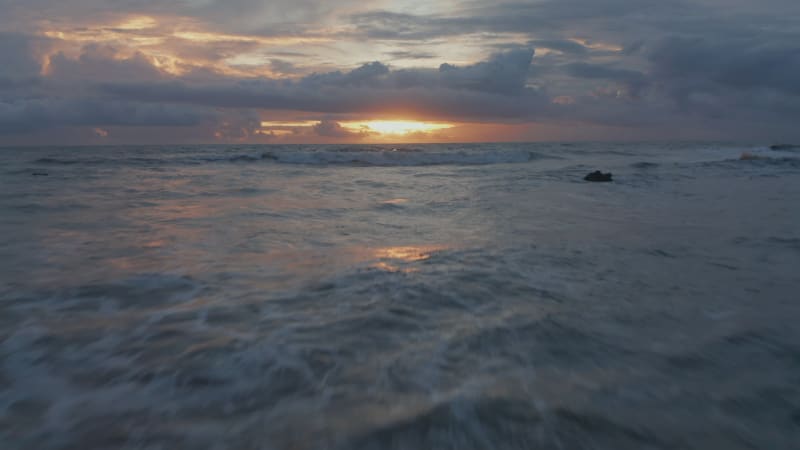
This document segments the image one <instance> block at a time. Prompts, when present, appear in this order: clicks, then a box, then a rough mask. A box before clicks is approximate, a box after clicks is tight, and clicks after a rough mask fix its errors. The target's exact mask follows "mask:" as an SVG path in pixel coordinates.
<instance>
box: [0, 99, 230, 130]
mask: <svg viewBox="0 0 800 450" xmlns="http://www.w3.org/2000/svg"><path fill="white" fill-rule="evenodd" d="M214 117H215V114H214V113H212V112H211V111H209V110H205V109H203V108H197V107H192V106H186V105H156V104H147V103H140V102H136V101H108V100H107V99H99V98H79V99H57V98H42V99H24V100H17V101H10V102H8V101H3V102H0V133H1V134H12V133H24V132H29V131H35V130H44V129H48V128H51V127H63V126H147V125H152V126H192V125H198V124H201V123H204V122H209V121H211V120H212V119H213V118H214Z"/></svg>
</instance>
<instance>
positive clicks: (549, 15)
mask: <svg viewBox="0 0 800 450" xmlns="http://www.w3.org/2000/svg"><path fill="white" fill-rule="evenodd" d="M0 11H3V15H2V17H0V60H1V61H2V62H3V64H0V133H2V134H3V135H4V136H6V137H7V136H11V135H12V134H13V135H15V136H17V137H18V136H20V135H22V134H25V133H28V135H30V136H33V135H36V134H45V132H46V133H47V134H49V133H51V132H52V133H55V131H54V130H63V129H65V128H70V127H71V128H85V131H86V133H84V134H80V133H75V134H74V136H94V137H95V138H96V137H97V136H95V135H96V133H93V132H92V130H93V129H95V128H97V129H102V130H107V131H108V132H109V136H107V137H108V138H109V139H111V138H116V137H117V136H123V137H130V136H133V135H135V132H133V133H127V134H126V133H125V132H124V131H123V130H125V129H128V128H131V129H134V128H142V129H144V128H147V129H155V128H156V127H159V126H160V127H161V129H164V130H166V129H168V128H170V129H172V130H173V131H170V132H169V133H172V134H169V133H168V132H166V131H164V133H163V134H159V133H154V134H157V135H160V136H167V135H169V136H181V139H183V138H184V137H186V136H188V135H189V134H188V133H189V131H188V130H192V132H193V133H196V134H197V135H198V136H203V137H204V138H208V139H215V138H218V139H223V140H258V139H262V138H264V139H266V138H267V137H268V136H262V135H258V134H257V133H256V131H258V128H259V123H260V122H259V117H260V116H263V115H269V116H271V117H280V116H281V115H282V114H291V115H292V116H300V117H302V120H309V121H319V125H318V127H316V128H314V129H313V130H312V129H311V128H310V127H309V129H308V130H307V134H306V135H305V137H309V136H311V135H314V136H322V137H329V138H334V139H357V138H358V136H355V135H352V134H350V135H348V134H346V133H352V131H351V130H347V129H343V128H342V127H341V126H340V125H339V123H340V122H341V121H344V120H351V119H352V120H365V119H371V118H417V119H429V120H446V121H452V122H481V123H492V124H497V123H504V124H525V123H527V124H533V123H535V124H536V126H542V125H543V124H547V126H563V127H572V128H577V127H587V128H592V127H595V126H603V127H625V128H626V129H628V130H629V132H630V133H631V134H632V135H633V134H636V133H641V135H642V136H651V135H652V133H651V131H652V130H655V129H662V130H677V129H681V130H687V129H692V130H694V129H703V130H713V132H714V133H716V135H717V136H721V137H725V136H728V135H731V136H732V135H734V134H735V135H736V136H750V135H754V134H755V133H759V132H761V130H765V129H767V124H768V125H769V127H768V128H769V130H770V132H774V131H775V130H778V131H780V132H781V133H783V135H786V136H796V135H797V134H798V131H797V127H796V125H794V124H793V123H792V122H793V120H792V119H793V117H796V115H797V114H798V112H800V81H798V80H800V44H798V42H800V25H798V24H800V3H798V2H796V1H794V0H762V1H760V2H757V3H754V2H751V1H747V0H640V1H632V0H537V1H523V0H518V1H504V0H499V1H497V2H492V3H491V4H488V3H486V2H481V1H477V0H456V1H453V2H446V5H445V4H444V3H442V2H429V3H428V4H422V2H416V1H410V0H397V1H392V2H378V3H372V4H365V3H363V2H356V1H354V0H353V1H351V0H332V1H322V0H293V1H288V0H276V1H273V2H263V1H257V0H231V1H229V2H224V3H223V2H218V1H194V0H191V1H186V2H166V3H165V2H161V1H156V0H130V1H129V0H124V1H117V2H107V1H103V0H62V1H60V2H56V1H55V0H28V1H26V2H21V1H19V0H0ZM304 39H305V40H304ZM309 39H311V40H310V41H309ZM536 49H539V51H536ZM364 61H368V62H367V63H363V62H364ZM179 129H180V130H179ZM59 132H60V131H59ZM704 133H705V132H704ZM731 133H732V134H731ZM665 134H668V133H666V132H665ZM53 135H54V136H55V135H56V134H53ZM706 135H707V134H703V136H706ZM215 136H216V137H215ZM295 137H296V136H295ZM271 138H273V139H277V137H271ZM15 139H16V137H15ZM4 140H7V139H6V138H3V140H0V141H4Z"/></svg>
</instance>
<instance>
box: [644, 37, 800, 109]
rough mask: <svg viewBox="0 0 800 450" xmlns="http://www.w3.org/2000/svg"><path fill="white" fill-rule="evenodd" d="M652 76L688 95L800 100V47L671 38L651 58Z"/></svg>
mask: <svg viewBox="0 0 800 450" xmlns="http://www.w3.org/2000/svg"><path fill="white" fill-rule="evenodd" d="M649 58H650V61H651V62H652V72H653V76H654V77H655V78H656V79H658V80H661V81H663V82H666V83H670V84H671V85H675V86H677V87H684V88H686V89H693V88H695V87H696V88H701V89H702V88H704V87H710V88H713V86H715V85H720V86H727V87H732V88H737V89H744V90H750V89H758V88H763V89H774V90H777V91H783V92H785V93H787V94H791V95H800V42H797V41H795V42H763V41H759V40H754V39H748V40H741V39H735V38H732V39H730V40H727V41H722V42H719V41H717V42H715V41H709V40H705V39H699V38H680V37H674V38H668V39H665V40H663V41H661V42H660V43H658V44H657V45H656V46H655V47H654V49H653V51H652V52H651V53H650V56H649Z"/></svg>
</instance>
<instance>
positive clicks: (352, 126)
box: [341, 120, 454, 136]
mask: <svg viewBox="0 0 800 450" xmlns="http://www.w3.org/2000/svg"><path fill="white" fill-rule="evenodd" d="M341 125H342V127H344V128H347V129H349V130H352V131H357V132H363V131H367V132H373V133H378V134H382V135H398V136H402V135H406V134H411V133H430V132H432V131H438V130H446V129H448V128H453V126H454V125H452V124H449V123H433V122H419V121H416V120H366V121H353V122H341Z"/></svg>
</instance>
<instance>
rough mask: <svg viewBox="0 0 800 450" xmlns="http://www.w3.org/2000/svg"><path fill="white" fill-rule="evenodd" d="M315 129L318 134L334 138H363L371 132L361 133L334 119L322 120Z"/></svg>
mask: <svg viewBox="0 0 800 450" xmlns="http://www.w3.org/2000/svg"><path fill="white" fill-rule="evenodd" d="M313 130H314V133H316V134H317V135H318V136H323V137H332V138H362V137H365V136H366V135H368V134H369V133H368V132H366V131H364V132H360V133H359V132H356V131H352V130H348V129H347V128H345V127H343V126H342V125H341V124H340V123H339V122H335V121H332V120H323V121H320V122H319V123H318V124H316V125H314V127H313Z"/></svg>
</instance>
